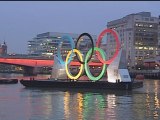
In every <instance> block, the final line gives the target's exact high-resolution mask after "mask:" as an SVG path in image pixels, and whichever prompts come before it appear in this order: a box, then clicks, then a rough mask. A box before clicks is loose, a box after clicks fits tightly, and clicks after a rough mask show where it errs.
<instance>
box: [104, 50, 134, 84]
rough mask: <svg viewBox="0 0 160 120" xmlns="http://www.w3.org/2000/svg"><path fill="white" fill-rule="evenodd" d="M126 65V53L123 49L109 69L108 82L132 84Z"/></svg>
mask: <svg viewBox="0 0 160 120" xmlns="http://www.w3.org/2000/svg"><path fill="white" fill-rule="evenodd" d="M126 64H127V63H126V56H125V51H124V50H122V49H121V50H120V51H119V54H118V56H117V57H116V58H115V59H114V61H113V62H112V63H111V64H110V65H109V66H108V67H107V74H108V82H111V83H116V82H131V78H130V75H129V72H128V69H127V66H126Z"/></svg>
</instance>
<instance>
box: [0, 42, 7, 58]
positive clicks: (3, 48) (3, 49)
mask: <svg viewBox="0 0 160 120" xmlns="http://www.w3.org/2000/svg"><path fill="white" fill-rule="evenodd" d="M0 55H1V56H3V55H7V45H6V43H5V42H4V43H3V44H0Z"/></svg>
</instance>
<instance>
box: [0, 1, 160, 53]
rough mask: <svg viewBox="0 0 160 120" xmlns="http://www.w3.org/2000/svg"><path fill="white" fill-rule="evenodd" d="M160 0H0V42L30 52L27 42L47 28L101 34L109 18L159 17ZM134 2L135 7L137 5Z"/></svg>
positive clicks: (9, 50)
mask: <svg viewBox="0 0 160 120" xmlns="http://www.w3.org/2000/svg"><path fill="white" fill-rule="evenodd" d="M159 3H160V2H158V1H157V2H155V1H154V2H151V1H145V2H144V1H141V2H138V1H125V2H124V1H115V2H114V1H103V2H102V1H101V2H98V1H90V2H89V1H88V2H85V1H83V2H82V1H78V2H75V1H68V2H65V1H60V2H58V1H48V2H44V1H43V2H35V1H25V2H19V1H15V2H8V1H7V2H4V1H3V2H0V15H1V20H0V24H1V27H0V43H3V41H4V40H5V41H6V43H7V46H8V53H20V54H22V53H28V51H27V42H28V40H31V39H32V38H33V37H35V35H37V34H40V33H44V32H64V33H77V34H81V33H83V32H88V33H90V34H94V35H97V36H98V35H99V33H100V32H101V31H102V30H103V29H105V28H106V25H107V22H109V21H112V20H115V19H119V18H122V17H124V16H125V15H128V14H132V13H137V12H143V11H144V12H151V14H152V15H153V16H154V17H158V16H159V15H160V13H158V12H159V11H158V8H159V7H160V5H159ZM134 6H135V7H134Z"/></svg>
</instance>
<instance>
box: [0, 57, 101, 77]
mask: <svg viewBox="0 0 160 120" xmlns="http://www.w3.org/2000/svg"><path fill="white" fill-rule="evenodd" d="M0 63H3V64H10V65H18V66H22V67H23V69H24V74H28V75H35V74H36V72H37V68H38V67H52V66H53V65H54V60H53V59H49V58H42V57H41V58H35V57H34V58H28V57H16V56H14V57H13V56H6V57H0ZM70 65H72V66H79V65H80V63H79V62H76V61H73V62H71V63H70ZM89 65H91V66H102V63H98V62H96V63H95V62H90V63H89Z"/></svg>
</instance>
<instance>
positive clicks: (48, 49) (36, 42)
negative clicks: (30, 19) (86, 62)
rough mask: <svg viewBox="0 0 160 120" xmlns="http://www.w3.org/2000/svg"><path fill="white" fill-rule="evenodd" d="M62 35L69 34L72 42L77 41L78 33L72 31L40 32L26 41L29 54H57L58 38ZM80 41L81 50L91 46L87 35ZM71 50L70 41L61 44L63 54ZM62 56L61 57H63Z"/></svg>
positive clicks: (94, 38)
mask: <svg viewBox="0 0 160 120" xmlns="http://www.w3.org/2000/svg"><path fill="white" fill-rule="evenodd" d="M64 35H70V36H71V37H72V38H73V40H74V42H76V41H77V38H78V37H79V35H80V34H74V33H59V32H46V33H42V34H38V35H37V36H36V37H34V38H33V39H32V40H30V41H28V52H29V55H37V56H46V57H49V56H54V55H55V54H57V47H58V43H59V40H60V39H61V38H62V37H63V36H64ZM91 36H92V38H93V40H94V44H95V41H96V39H97V37H96V36H95V35H91ZM81 41H82V42H81V43H80V47H79V48H81V50H82V51H81V52H86V51H85V50H86V49H87V51H88V49H89V48H91V42H90V40H89V39H88V38H87V37H84V38H83V39H82V40H81ZM69 50H71V45H70V43H69V42H68V41H67V42H64V43H63V44H62V46H61V53H62V54H63V56H66V55H67V53H68V52H69ZM63 56H62V57H63Z"/></svg>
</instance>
